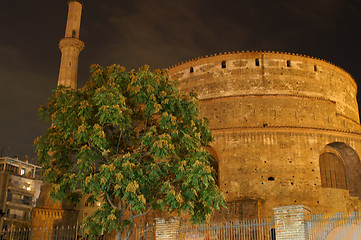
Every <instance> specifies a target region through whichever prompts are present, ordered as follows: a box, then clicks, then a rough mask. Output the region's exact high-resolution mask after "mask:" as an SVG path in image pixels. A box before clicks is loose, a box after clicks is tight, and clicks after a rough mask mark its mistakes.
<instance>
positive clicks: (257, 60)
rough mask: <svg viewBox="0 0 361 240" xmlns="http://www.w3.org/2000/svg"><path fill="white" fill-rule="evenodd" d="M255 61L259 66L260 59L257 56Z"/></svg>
mask: <svg viewBox="0 0 361 240" xmlns="http://www.w3.org/2000/svg"><path fill="white" fill-rule="evenodd" d="M255 63H256V66H257V67H258V66H259V59H258V58H256V61H255Z"/></svg>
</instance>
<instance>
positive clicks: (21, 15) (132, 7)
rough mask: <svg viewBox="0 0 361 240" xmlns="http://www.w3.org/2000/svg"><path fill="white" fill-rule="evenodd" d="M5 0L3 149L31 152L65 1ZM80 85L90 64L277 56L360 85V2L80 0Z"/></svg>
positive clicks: (0, 69) (0, 21)
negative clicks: (298, 56)
mask: <svg viewBox="0 0 361 240" xmlns="http://www.w3.org/2000/svg"><path fill="white" fill-rule="evenodd" d="M66 2H67V1H66V0H64V1H52V2H51V3H50V2H49V1H46V0H38V1H35V2H34V1H23V0H14V1H6V2H4V3H3V4H2V14H1V15H0V29H1V30H2V37H1V38H0V104H1V105H0V107H1V111H0V113H1V117H0V150H1V149H2V148H5V149H6V151H7V152H6V151H5V153H8V155H20V154H23V153H28V154H29V153H31V152H32V149H31V147H30V146H31V144H32V142H33V139H34V138H35V137H36V136H38V135H41V134H43V131H44V129H45V128H46V127H47V125H46V123H45V122H43V121H42V120H39V119H38V116H37V109H38V108H39V106H40V105H42V104H44V103H45V102H46V100H47V98H48V97H49V96H50V94H51V91H52V89H54V88H55V87H56V83H57V77H58V68H59V64H60V51H59V50H58V47H57V44H58V41H59V40H60V39H61V38H62V37H63V35H64V30H65V24H66V16H67V4H66ZM83 2H84V10H83V16H82V24H81V31H80V38H81V39H82V40H84V42H85V49H84V51H83V52H82V53H81V54H80V61H79V85H80V86H81V85H82V84H84V83H85V81H86V80H87V79H88V76H89V74H88V71H89V66H90V65H91V64H94V63H99V64H103V65H109V64H112V63H119V64H121V65H123V66H125V67H127V68H128V69H129V68H138V67H139V66H141V65H144V64H149V65H150V66H151V67H153V68H160V67H168V66H171V65H174V64H176V63H178V62H181V61H185V60H188V59H192V58H195V57H198V56H204V55H208V54H213V53H219V52H228V51H237V50H239V51H242V50H278V51H285V52H296V53H302V54H307V55H311V56H315V57H319V58H323V59H325V60H328V61H331V62H333V63H335V64H336V65H339V66H341V67H342V68H344V69H346V70H347V71H349V72H350V73H351V74H352V75H353V77H354V78H355V79H356V80H358V81H360V79H361V70H360V69H361V68H360V67H359V65H360V60H359V57H358V56H360V55H361V46H360V44H359V38H358V37H357V33H358V30H359V29H360V28H361V20H360V15H359V12H360V10H361V2H360V1H359V0H348V1H343V0H292V1H291V0H278V1H277V0H275V1H269V0H267V1H266V0H258V1H253V0H237V1H236V0H225V1H209V0H208V1H206V0H196V1H194V0H182V1H166V0H152V1H148V0H138V1H116V0H102V1H98V0H84V1H83Z"/></svg>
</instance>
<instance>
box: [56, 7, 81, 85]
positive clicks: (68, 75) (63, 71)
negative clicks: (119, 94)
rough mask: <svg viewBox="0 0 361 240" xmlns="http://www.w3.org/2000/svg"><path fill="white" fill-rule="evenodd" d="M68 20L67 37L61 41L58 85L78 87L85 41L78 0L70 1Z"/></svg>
mask: <svg viewBox="0 0 361 240" xmlns="http://www.w3.org/2000/svg"><path fill="white" fill-rule="evenodd" d="M68 5H69V10H68V20H67V24H66V29H65V37H64V38H63V39H61V40H60V42H59V49H60V51H61V62H60V70H59V78H58V86H59V85H64V86H66V87H71V88H73V89H76V88H77V76H78V58H79V53H80V52H81V50H83V48H84V42H83V41H81V40H79V31H80V20H81V11H82V4H81V3H80V2H79V1H77V0H72V1H69V3H68Z"/></svg>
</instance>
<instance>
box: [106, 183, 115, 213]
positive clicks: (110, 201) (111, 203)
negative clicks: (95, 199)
mask: <svg viewBox="0 0 361 240" xmlns="http://www.w3.org/2000/svg"><path fill="white" fill-rule="evenodd" d="M109 187H110V183H109V184H108V188H107V192H106V193H105V196H107V201H108V203H109V204H110V206H112V208H113V209H117V207H116V206H115V205H114V203H113V202H112V200H111V199H110V196H109V193H108V191H109Z"/></svg>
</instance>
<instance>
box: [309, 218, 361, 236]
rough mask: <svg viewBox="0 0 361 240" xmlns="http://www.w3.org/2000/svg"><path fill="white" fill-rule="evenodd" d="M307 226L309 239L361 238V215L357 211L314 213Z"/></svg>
mask: <svg viewBox="0 0 361 240" xmlns="http://www.w3.org/2000/svg"><path fill="white" fill-rule="evenodd" d="M307 227H308V233H309V240H336V239H342V240H356V239H361V215H360V213H357V212H356V213H336V214H324V215H315V216H312V219H310V220H308V221H307Z"/></svg>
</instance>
